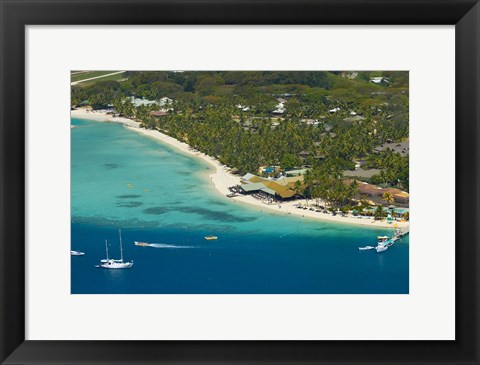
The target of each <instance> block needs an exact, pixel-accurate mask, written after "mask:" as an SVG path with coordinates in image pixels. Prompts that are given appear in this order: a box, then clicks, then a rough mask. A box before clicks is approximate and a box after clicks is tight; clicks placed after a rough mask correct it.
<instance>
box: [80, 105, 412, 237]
mask: <svg viewBox="0 0 480 365" xmlns="http://www.w3.org/2000/svg"><path fill="white" fill-rule="evenodd" d="M71 116H72V117H74V118H80V119H89V120H95V121H100V122H113V123H119V124H123V125H125V126H127V127H128V128H130V129H132V130H133V131H136V132H138V133H141V134H144V135H147V136H150V137H153V138H156V139H158V140H160V141H162V142H163V143H166V144H168V145H170V146H172V147H175V148H176V149H178V150H180V151H182V152H184V153H186V154H189V155H192V156H197V157H198V158H201V159H203V160H204V161H206V162H207V163H209V164H211V165H212V166H213V167H215V169H216V172H215V173H213V174H211V175H210V179H211V181H212V183H213V185H214V186H215V188H216V190H217V191H218V192H219V193H220V194H222V195H223V196H224V197H225V199H228V200H230V201H231V202H232V203H247V204H249V205H253V206H256V207H257V208H260V209H261V211H262V212H263V211H264V210H266V211H269V212H270V214H278V215H289V214H292V215H296V216H300V217H304V218H313V219H319V220H323V221H332V222H337V223H347V224H359V225H364V226H370V227H384V228H392V224H391V223H388V222H386V221H375V220H374V219H373V218H366V217H362V218H357V217H353V216H347V217H341V216H340V215H336V216H333V215H331V214H323V213H319V212H315V211H311V210H303V209H299V208H297V205H298V204H299V203H300V204H302V205H305V201H304V200H302V201H300V200H297V201H291V202H285V203H282V204H281V205H278V204H272V205H269V204H266V203H264V202H262V201H260V200H257V199H255V198H254V197H252V196H248V195H239V196H236V197H234V198H227V197H226V195H227V194H229V193H230V191H229V190H228V188H229V187H230V186H233V185H238V184H240V176H238V175H233V174H230V173H229V172H228V171H227V170H225V169H224V168H223V167H222V166H221V164H220V163H219V162H218V161H217V160H216V159H214V158H212V157H210V156H208V155H205V154H204V153H201V152H198V151H193V150H192V149H191V148H190V146H189V145H188V144H186V143H184V142H180V141H178V140H176V139H174V138H172V137H170V136H167V135H166V134H163V133H161V132H159V131H157V130H151V129H144V128H140V123H138V122H135V121H133V120H131V119H128V118H122V117H113V116H112V115H110V114H106V113H103V112H92V111H88V110H87V109H76V110H72V111H71ZM396 223H397V224H398V227H400V228H403V229H404V228H407V227H408V225H409V223H408V222H396Z"/></svg>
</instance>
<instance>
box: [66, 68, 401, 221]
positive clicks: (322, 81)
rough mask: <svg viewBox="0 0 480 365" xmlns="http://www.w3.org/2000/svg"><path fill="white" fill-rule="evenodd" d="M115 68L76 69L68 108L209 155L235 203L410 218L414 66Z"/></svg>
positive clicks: (359, 217)
mask: <svg viewBox="0 0 480 365" xmlns="http://www.w3.org/2000/svg"><path fill="white" fill-rule="evenodd" d="M112 74H113V75H114V76H115V77H116V78H117V79H116V80H115V81H112V80H106V81H104V82H103V83H102V82H101V79H100V80H99V81H98V82H96V83H95V84H93V85H89V84H87V85H86V86H82V83H81V80H80V81H79V80H78V73H76V74H75V76H76V77H77V79H75V84H74V85H73V84H72V115H77V116H82V115H84V116H85V115H87V117H89V118H93V119H98V120H108V121H115V122H119V123H123V124H126V125H127V126H129V127H132V128H136V129H137V130H140V129H141V130H143V131H145V132H146V133H147V134H149V135H151V136H154V137H156V138H158V139H161V140H163V141H167V142H168V143H170V144H172V145H173V146H175V147H181V148H183V150H184V151H186V152H187V153H189V154H193V155H197V156H200V157H201V158H204V159H205V160H206V161H207V162H209V163H210V164H213V165H214V166H215V167H216V168H217V174H214V175H212V176H211V180H212V182H213V183H214V185H215V187H216V188H217V189H218V190H219V191H220V192H221V193H222V194H224V195H226V196H227V197H229V198H231V199H232V200H233V201H235V202H237V201H242V202H245V203H251V204H255V205H257V206H261V207H267V208H269V209H273V208H277V209H278V210H280V209H282V207H283V208H284V209H283V210H282V212H285V213H284V214H295V215H302V216H306V215H307V216H309V217H313V218H323V219H332V217H335V219H336V220H338V221H344V222H348V223H358V224H366V222H371V223H373V224H383V225H385V224H391V223H392V222H396V223H401V224H403V225H404V224H406V222H408V220H409V193H408V181H409V171H408V165H409V163H408V161H409V136H408V73H405V72H237V73H235V72H192V71H190V72H124V73H123V74H117V73H113V72H108V73H107V74H106V75H107V77H112ZM86 76H88V73H87V74H86ZM86 76H85V77H86ZM95 77H99V76H95ZM86 80H87V82H92V81H91V80H92V78H91V77H90V78H87V79H86ZM207 85H208V86H207ZM219 174H220V175H223V177H219V176H218V175H219ZM220 180H222V181H220ZM226 189H228V190H227V191H225V190H226ZM259 203H260V205H259ZM293 207H295V209H293ZM307 211H308V213H307ZM312 212H313V214H312ZM347 218H348V219H347ZM360 222H362V223H360Z"/></svg>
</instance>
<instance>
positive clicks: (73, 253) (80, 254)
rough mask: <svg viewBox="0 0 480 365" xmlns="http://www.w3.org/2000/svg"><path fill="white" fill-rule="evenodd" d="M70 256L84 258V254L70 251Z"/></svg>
mask: <svg viewBox="0 0 480 365" xmlns="http://www.w3.org/2000/svg"><path fill="white" fill-rule="evenodd" d="M70 255H72V256H84V255H85V252H82V251H74V250H71V251H70Z"/></svg>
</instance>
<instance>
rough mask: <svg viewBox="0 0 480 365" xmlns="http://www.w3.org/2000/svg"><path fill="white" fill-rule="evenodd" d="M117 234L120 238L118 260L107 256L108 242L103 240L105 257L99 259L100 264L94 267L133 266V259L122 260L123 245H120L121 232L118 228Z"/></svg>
mask: <svg viewBox="0 0 480 365" xmlns="http://www.w3.org/2000/svg"><path fill="white" fill-rule="evenodd" d="M118 236H119V238H120V260H116V259H110V258H109V257H108V242H107V240H105V253H106V255H107V258H106V259H102V260H100V264H98V265H96V267H101V268H104V269H130V268H131V267H132V266H133V261H130V262H124V261H123V247H122V232H121V230H118Z"/></svg>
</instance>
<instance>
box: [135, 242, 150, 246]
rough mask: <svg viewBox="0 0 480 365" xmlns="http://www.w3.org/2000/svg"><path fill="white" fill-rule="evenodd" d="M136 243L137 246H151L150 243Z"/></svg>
mask: <svg viewBox="0 0 480 365" xmlns="http://www.w3.org/2000/svg"><path fill="white" fill-rule="evenodd" d="M134 243H135V246H142V247H148V246H150V243H147V242H139V241H134Z"/></svg>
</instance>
